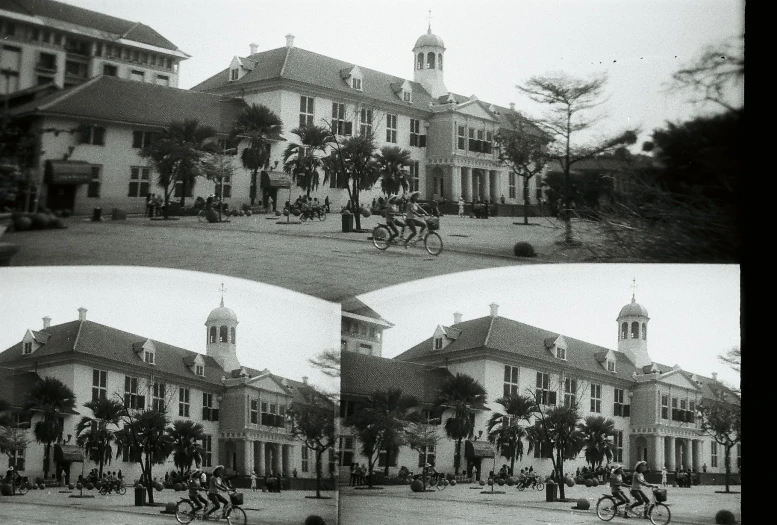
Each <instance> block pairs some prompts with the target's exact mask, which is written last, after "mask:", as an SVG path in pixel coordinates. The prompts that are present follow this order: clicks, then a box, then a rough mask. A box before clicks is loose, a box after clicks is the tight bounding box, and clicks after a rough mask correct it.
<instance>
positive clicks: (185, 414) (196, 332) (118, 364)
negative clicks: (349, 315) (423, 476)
mask: <svg viewBox="0 0 777 525" xmlns="http://www.w3.org/2000/svg"><path fill="white" fill-rule="evenodd" d="M340 311H341V310H340V305H339V304H334V303H330V302H327V301H323V300H320V299H316V298H313V297H310V296H306V295H303V294H299V293H296V292H291V291H288V290H285V289H282V288H279V287H275V286H270V285H265V284H260V283H256V282H252V281H247V280H242V279H237V278H232V277H225V276H221V275H216V274H206V273H199V272H187V271H178V270H168V269H157V268H146V267H119V266H115V267H95V266H90V267H57V268H47V267H37V268H9V269H3V270H2V271H0V449H2V452H3V455H2V456H0V462H2V463H0V469H1V470H2V471H3V473H4V474H5V475H4V478H3V481H2V483H0V490H2V491H3V495H6V493H8V495H9V496H15V495H18V496H21V497H19V498H3V500H4V501H3V505H0V522H5V521H6V520H7V519H11V517H12V516H13V515H15V514H16V513H22V514H23V513H24V509H25V508H28V506H29V505H30V504H35V505H40V507H39V508H40V509H41V510H42V511H46V512H50V514H51V516H50V517H51V520H50V521H49V522H51V523H80V521H81V520H82V519H83V510H84V509H85V508H89V509H90V510H91V511H93V512H94V513H95V516H94V518H95V519H98V520H99V521H101V522H106V523H119V522H123V521H127V523H130V522H132V523H145V522H146V521H147V520H151V521H154V522H157V521H159V519H160V518H162V516H160V513H161V514H162V515H164V514H167V515H168V516H167V518H168V519H173V520H175V519H177V521H178V522H182V523H188V522H189V521H192V520H196V519H211V520H215V519H223V520H225V521H228V522H229V523H278V524H286V523H288V524H301V523H317V524H321V523H324V524H334V523H337V490H336V483H335V480H336V479H337V472H336V468H337V467H336V463H337V461H336V457H335V452H336V449H335V421H334V416H335V406H336V403H337V395H338V393H339V387H340V385H339V341H340ZM144 516H145V517H144ZM173 516H174V517H173ZM122 520H123V521H122ZM151 521H149V523H150V522H151Z"/></svg>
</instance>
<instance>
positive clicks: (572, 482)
mask: <svg viewBox="0 0 777 525" xmlns="http://www.w3.org/2000/svg"><path fill="white" fill-rule="evenodd" d="M564 483H566V485H567V487H570V488H572V487H574V486H575V480H574V479H572V478H567V479H565V480H564Z"/></svg>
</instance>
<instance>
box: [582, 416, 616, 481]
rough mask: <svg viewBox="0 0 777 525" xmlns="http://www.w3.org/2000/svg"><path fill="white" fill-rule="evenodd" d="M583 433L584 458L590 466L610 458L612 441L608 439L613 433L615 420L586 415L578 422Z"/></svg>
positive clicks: (608, 460)
mask: <svg viewBox="0 0 777 525" xmlns="http://www.w3.org/2000/svg"><path fill="white" fill-rule="evenodd" d="M577 427H578V430H579V431H580V432H581V433H582V434H583V436H584V437H583V440H584V443H585V445H584V447H585V460H586V462H587V463H588V464H589V465H591V467H592V468H596V467H599V466H601V464H602V462H604V460H605V459H606V460H607V463H609V462H610V461H611V460H612V454H613V451H612V443H611V442H610V440H609V439H608V438H609V437H610V436H612V435H614V434H615V422H614V421H613V420H612V419H610V418H605V417H602V416H588V417H586V418H585V421H583V422H582V423H579V424H578V426H577Z"/></svg>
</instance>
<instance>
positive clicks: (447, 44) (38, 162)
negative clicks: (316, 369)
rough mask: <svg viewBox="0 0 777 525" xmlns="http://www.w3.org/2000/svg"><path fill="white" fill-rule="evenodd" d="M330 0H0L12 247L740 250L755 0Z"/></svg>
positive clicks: (373, 256)
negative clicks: (422, 1) (373, 0)
mask: <svg viewBox="0 0 777 525" xmlns="http://www.w3.org/2000/svg"><path fill="white" fill-rule="evenodd" d="M336 6H337V8H334V9H333V8H332V7H331V6H327V7H323V6H318V5H315V4H311V3H308V2H287V3H285V4H284V6H283V9H281V8H279V7H277V6H272V5H270V4H264V3H256V2H241V1H235V2H229V3H224V4H220V5H219V6H218V16H214V14H215V13H214V10H213V6H212V4H210V3H205V2H203V3H196V4H194V5H192V3H191V2H183V1H181V0H175V1H170V2H166V3H165V5H164V6H161V7H160V6H159V5H158V4H157V3H155V2H152V1H150V0H140V1H133V2H110V3H105V2H101V1H97V0H70V1H68V2H66V3H63V2H54V1H50V0H35V1H30V2H23V3H20V2H14V1H10V0H8V1H5V0H3V1H0V35H2V37H3V45H2V47H1V48H0V64H1V69H2V75H0V96H2V97H3V113H2V114H3V125H2V141H0V147H1V151H0V232H3V233H0V234H1V235H2V239H0V243H2V249H1V250H0V253H2V261H3V263H4V264H11V265H73V264H77V265H83V264H100V265H112V264H122V265H126V264H131V265H147V266H162V267H175V268H185V269H191V270H201V271H208V272H217V273H223V274H227V275H231V276H236V277H245V278H249V279H254V280H258V281H263V282H270V283H273V284H278V285H280V286H285V287H288V288H291V289H293V290H296V291H300V292H303V293H308V294H312V295H315V296H318V297H321V298H325V299H329V300H340V299H342V298H345V297H349V296H352V295H358V294H360V293H365V292H369V291H372V290H375V289H379V288H382V287H385V286H388V285H392V284H396V283H397V282H398V281H407V280H414V279H418V278H423V277H431V276H435V275H439V274H446V273H451V272H455V271H463V270H473V269H482V268H488V267H495V266H504V265H517V264H526V263H567V262H573V263H580V262H685V263H690V262H692V263H737V262H739V253H740V244H741V243H740V227H739V224H740V217H739V213H740V212H739V193H738V188H739V184H738V175H739V171H740V154H739V150H740V147H739V143H740V135H741V123H742V119H743V111H744V109H743V105H744V102H743V89H744V88H743V84H744V58H743V44H744V42H743V40H744V38H743V34H744V17H743V14H744V9H743V5H742V3H741V2H737V1H731V0H716V1H714V2H682V3H668V2H659V1H650V2H642V3H640V4H639V5H634V4H633V3H632V2H622V1H621V2H615V1H610V2H576V3H574V6H573V5H572V4H571V3H568V2H544V3H543V4H542V5H523V4H519V5H513V4H511V3H507V2H490V3H485V4H482V6H481V7H480V8H479V10H481V11H482V12H483V13H490V14H491V15H492V16H482V17H471V16H467V15H466V14H465V13H467V12H469V10H471V6H470V5H465V4H464V3H461V2H459V3H458V5H454V6H453V7H454V8H453V9H451V5H450V2H446V3H439V2H437V3H436V2H431V3H430V4H429V5H428V6H427V5H424V6H423V7H421V6H417V5H415V4H413V3H410V2H399V3H397V2H393V3H391V4H379V5H375V6H373V5H371V6H369V7H365V6H363V5H361V4H359V3H354V2H338V3H337V4H336ZM257 17H259V18H261V20H262V30H261V32H259V31H258V30H257V27H256V24H255V21H256V20H257ZM137 20H139V22H136V21H137ZM343 28H347V30H344V29H343ZM333 36H334V38H333ZM381 225H383V226H382V227H381ZM38 230H42V231H38ZM117 241H119V242H117ZM276 261H278V262H281V261H282V263H281V264H274V263H275V262H276ZM344 273H345V274H347V275H348V276H349V278H348V279H347V282H342V283H337V282H336V281H338V280H342V281H345V280H343V279H337V278H335V279H333V278H332V276H333V275H334V276H338V275H342V274H344Z"/></svg>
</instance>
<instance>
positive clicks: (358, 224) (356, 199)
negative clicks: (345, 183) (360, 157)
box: [351, 179, 362, 231]
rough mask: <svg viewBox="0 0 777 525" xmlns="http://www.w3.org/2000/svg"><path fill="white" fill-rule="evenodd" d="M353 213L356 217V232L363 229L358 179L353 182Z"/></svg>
mask: <svg viewBox="0 0 777 525" xmlns="http://www.w3.org/2000/svg"><path fill="white" fill-rule="evenodd" d="M351 211H352V212H353V214H354V215H355V217H354V219H355V220H356V230H357V231H358V230H361V229H362V221H361V218H362V214H361V211H360V210H359V189H358V185H357V184H356V179H354V180H353V191H352V192H351Z"/></svg>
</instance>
